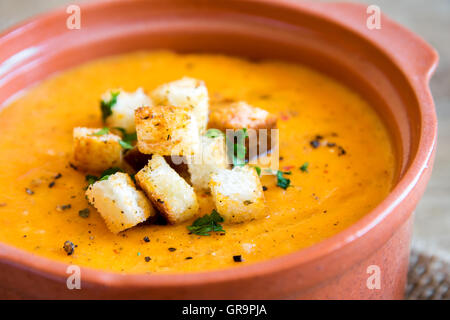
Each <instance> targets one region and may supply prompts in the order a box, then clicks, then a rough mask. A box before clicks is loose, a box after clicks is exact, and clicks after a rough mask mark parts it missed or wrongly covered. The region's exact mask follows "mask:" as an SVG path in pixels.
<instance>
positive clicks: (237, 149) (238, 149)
mask: <svg viewBox="0 0 450 320" xmlns="http://www.w3.org/2000/svg"><path fill="white" fill-rule="evenodd" d="M236 133H237V143H235V144H234V150H233V151H234V152H233V156H232V159H233V166H235V167H242V166H244V165H245V154H246V153H247V148H246V147H245V139H247V138H248V133H247V128H243V129H241V130H237V131H236Z"/></svg>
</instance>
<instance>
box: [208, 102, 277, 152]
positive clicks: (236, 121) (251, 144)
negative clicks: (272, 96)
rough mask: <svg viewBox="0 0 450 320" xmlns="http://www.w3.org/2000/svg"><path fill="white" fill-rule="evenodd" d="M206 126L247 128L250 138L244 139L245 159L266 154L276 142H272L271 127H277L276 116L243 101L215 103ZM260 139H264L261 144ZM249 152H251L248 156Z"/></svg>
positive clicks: (222, 128) (220, 128)
mask: <svg viewBox="0 0 450 320" xmlns="http://www.w3.org/2000/svg"><path fill="white" fill-rule="evenodd" d="M208 127H209V128H215V129H219V130H222V131H224V132H227V129H232V130H240V129H243V128H246V129H248V133H249V134H250V138H251V139H247V140H246V147H247V149H246V151H247V154H246V159H249V158H253V157H255V156H257V155H263V154H266V153H267V151H269V150H271V149H272V148H273V147H275V144H276V141H275V143H273V142H272V136H271V133H272V131H271V129H275V128H276V127H277V117H276V116H274V115H272V114H270V113H269V112H267V111H266V110H263V109H261V108H258V107H254V106H251V105H249V104H247V103H246V102H244V101H239V102H235V103H231V104H218V105H215V106H214V107H213V108H211V114H210V115H209V123H208ZM261 129H266V130H261ZM227 134H228V133H227ZM261 139H264V140H265V143H264V144H261V141H260V140H261ZM272 144H273V146H272ZM250 152H251V153H252V154H250V157H249V153H250Z"/></svg>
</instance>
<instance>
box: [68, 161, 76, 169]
mask: <svg viewBox="0 0 450 320" xmlns="http://www.w3.org/2000/svg"><path fill="white" fill-rule="evenodd" d="M69 166H70V167H71V168H72V169H73V170H75V171H77V170H78V168H77V167H76V166H75V165H74V164H73V163H70V162H69Z"/></svg>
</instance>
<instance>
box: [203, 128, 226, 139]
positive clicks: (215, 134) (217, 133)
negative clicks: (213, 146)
mask: <svg viewBox="0 0 450 320" xmlns="http://www.w3.org/2000/svg"><path fill="white" fill-rule="evenodd" d="M206 136H207V137H208V138H217V137H220V136H223V132H222V131H220V130H219V129H208V131H206Z"/></svg>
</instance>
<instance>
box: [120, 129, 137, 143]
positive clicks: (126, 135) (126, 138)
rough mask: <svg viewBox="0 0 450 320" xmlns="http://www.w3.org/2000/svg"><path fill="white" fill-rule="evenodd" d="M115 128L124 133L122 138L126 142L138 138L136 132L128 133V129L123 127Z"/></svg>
mask: <svg viewBox="0 0 450 320" xmlns="http://www.w3.org/2000/svg"><path fill="white" fill-rule="evenodd" d="M114 129H116V130H119V131H120V132H121V133H122V140H123V141H125V142H128V143H131V142H133V141H136V140H137V134H136V132H133V133H127V131H126V130H125V129H124V128H121V127H114Z"/></svg>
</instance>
